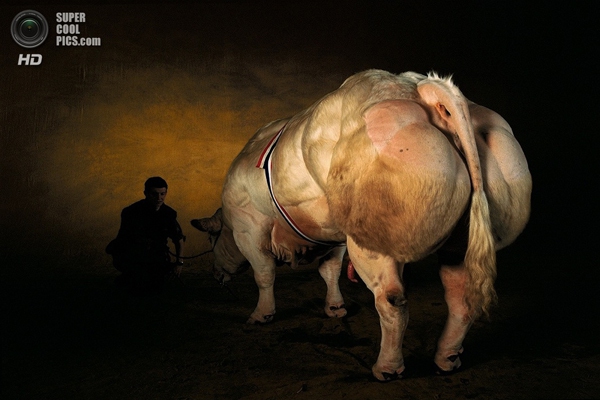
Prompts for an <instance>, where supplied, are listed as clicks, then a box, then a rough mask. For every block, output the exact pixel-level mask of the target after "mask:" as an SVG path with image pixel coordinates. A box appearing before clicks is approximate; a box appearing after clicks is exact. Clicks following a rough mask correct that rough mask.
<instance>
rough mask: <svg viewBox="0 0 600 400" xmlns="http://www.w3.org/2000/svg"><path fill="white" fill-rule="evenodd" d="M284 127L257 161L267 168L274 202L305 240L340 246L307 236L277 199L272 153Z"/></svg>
mask: <svg viewBox="0 0 600 400" xmlns="http://www.w3.org/2000/svg"><path fill="white" fill-rule="evenodd" d="M284 129H285V126H284V127H283V128H281V130H279V132H277V135H275V136H274V137H273V138H272V139H271V140H270V141H269V143H268V144H267V146H266V147H265V149H264V150H263V151H262V153H261V154H260V157H259V158H258V162H257V163H256V167H257V168H262V169H264V170H265V177H266V178H267V186H268V187H269V194H270V195H271V198H272V199H273V203H275V207H277V209H278V210H279V212H280V213H281V216H282V217H283V218H284V219H285V220H286V222H287V223H288V225H289V226H290V227H291V228H292V229H293V230H294V232H296V234H298V236H300V237H301V238H303V239H304V240H307V241H309V242H311V243H314V244H318V245H323V246H339V245H340V243H339V242H322V241H320V240H315V239H311V238H310V237H308V236H306V235H305V234H304V233H303V232H302V231H301V230H300V228H299V227H298V225H297V224H296V223H295V222H294V220H293V219H292V217H291V216H290V215H289V214H288V212H287V211H286V210H285V209H284V208H283V207H282V206H281V204H279V202H278V201H277V198H276V197H275V192H274V191H273V179H272V178H271V176H272V173H271V169H272V166H271V155H272V154H273V150H275V146H276V145H277V142H278V141H279V138H280V137H281V134H282V133H283V131H284ZM341 244H343V243H341Z"/></svg>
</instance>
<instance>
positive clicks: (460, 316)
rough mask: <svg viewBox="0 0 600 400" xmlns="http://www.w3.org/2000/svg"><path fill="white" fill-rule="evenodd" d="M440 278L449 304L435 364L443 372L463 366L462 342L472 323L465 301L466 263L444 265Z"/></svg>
mask: <svg viewBox="0 0 600 400" xmlns="http://www.w3.org/2000/svg"><path fill="white" fill-rule="evenodd" d="M440 278H441V280H442V284H443V285H444V298H445V300H446V304H447V306H448V319H447V320H446V325H445V326H444V330H443V332H442V335H441V336H440V339H439V340H438V345H437V351H436V353H435V359H434V361H435V364H436V365H437V367H438V368H439V369H440V370H441V371H442V372H450V371H452V370H454V369H457V368H459V367H460V366H461V361H460V357H459V356H460V354H461V353H462V352H463V347H462V343H463V340H464V338H465V336H466V335H467V332H468V331H469V328H470V327H471V324H472V318H471V316H470V315H469V310H468V307H467V304H466V303H465V284H466V279H467V273H466V270H465V266H464V263H461V264H459V265H454V266H449V265H442V266H441V268H440Z"/></svg>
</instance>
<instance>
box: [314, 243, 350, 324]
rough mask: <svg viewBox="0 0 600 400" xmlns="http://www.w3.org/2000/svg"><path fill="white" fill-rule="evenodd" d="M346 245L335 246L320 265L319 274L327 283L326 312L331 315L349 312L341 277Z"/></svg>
mask: <svg viewBox="0 0 600 400" xmlns="http://www.w3.org/2000/svg"><path fill="white" fill-rule="evenodd" d="M345 252H346V246H338V247H336V248H334V249H333V250H332V251H331V252H330V253H329V254H328V255H327V256H326V258H324V259H323V260H322V262H321V265H319V274H321V277H322V278H323V280H324V281H325V284H327V295H326V297H325V313H326V314H327V315H328V316H330V317H337V318H341V317H344V316H345V315H346V313H347V311H346V305H345V304H344V298H343V297H342V293H341V292H340V286H339V279H340V274H341V272H342V261H343V259H344V253H345Z"/></svg>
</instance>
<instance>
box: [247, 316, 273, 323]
mask: <svg viewBox="0 0 600 400" xmlns="http://www.w3.org/2000/svg"><path fill="white" fill-rule="evenodd" d="M274 316H275V314H267V315H263V316H262V318H256V317H254V316H252V315H251V316H250V318H248V321H246V323H247V324H249V325H263V324H268V323H269V322H271V321H273V317H274Z"/></svg>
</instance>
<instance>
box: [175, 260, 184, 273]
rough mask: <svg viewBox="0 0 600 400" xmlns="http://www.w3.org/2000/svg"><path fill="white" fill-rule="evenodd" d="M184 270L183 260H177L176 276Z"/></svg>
mask: <svg viewBox="0 0 600 400" xmlns="http://www.w3.org/2000/svg"><path fill="white" fill-rule="evenodd" d="M182 270H183V261H176V262H175V268H173V273H174V274H175V275H176V276H180V275H181V271H182Z"/></svg>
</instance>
